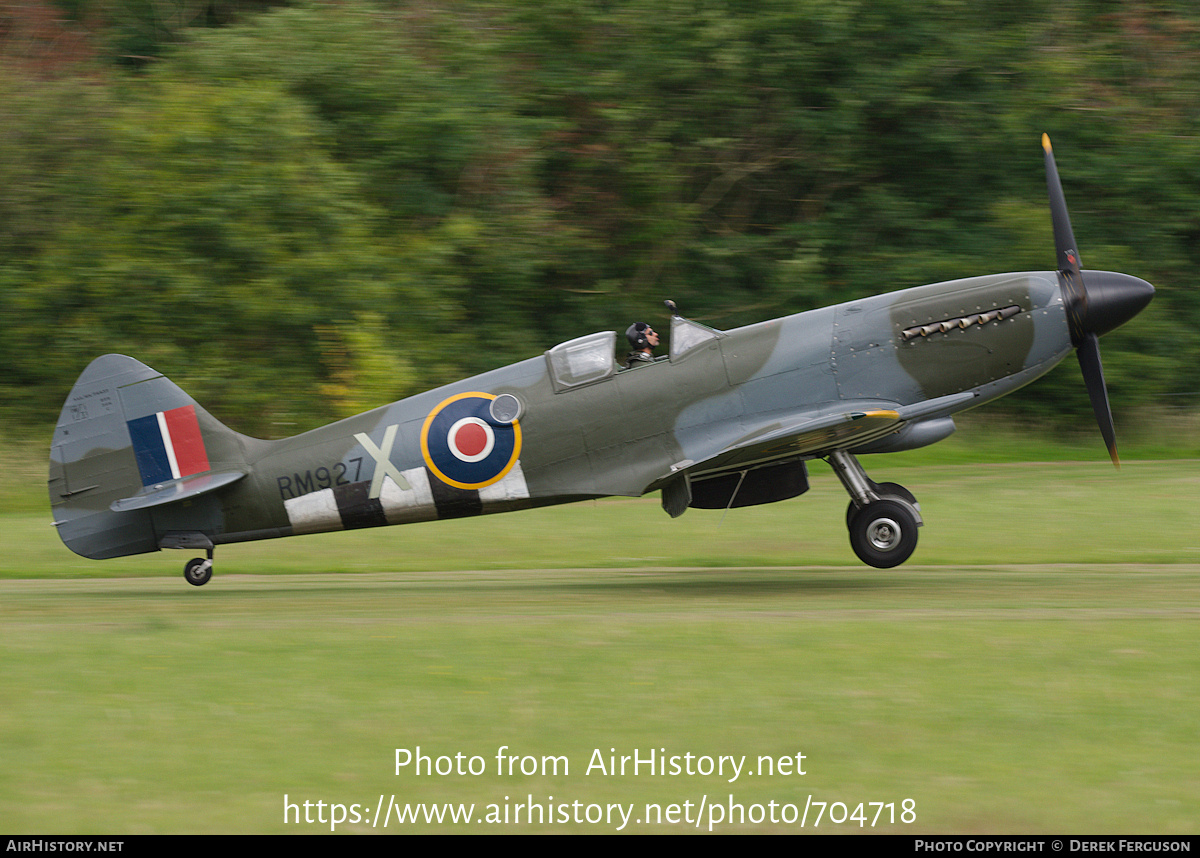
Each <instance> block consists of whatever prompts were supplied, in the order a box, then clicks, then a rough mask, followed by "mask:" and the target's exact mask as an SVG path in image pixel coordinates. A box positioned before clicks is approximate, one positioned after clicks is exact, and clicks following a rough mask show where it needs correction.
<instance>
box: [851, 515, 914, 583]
mask: <svg viewBox="0 0 1200 858" xmlns="http://www.w3.org/2000/svg"><path fill="white" fill-rule="evenodd" d="M850 547H851V548H853V549H854V553H855V554H857V555H858V558H859V559H860V560H861V561H862V562H863V563H866V564H867V565H868V566H874V567H875V568H876V569H891V568H892V567H894V566H899V565H900V564H901V563H903V562H904V561H905V560H907V559H908V558H909V557H911V556H912V553H913V551H915V550H916V548H917V518H916V516H915V515H913V513H912V510H911V509H910V508H909V506H908V505H907V504H906V503H902V502H898V501H894V500H877V501H872V502H871V503H868V504H866V505H865V506H863V507H862V508H860V509H858V510H857V511H856V512H854V513H853V514H852V515H851V516H850Z"/></svg>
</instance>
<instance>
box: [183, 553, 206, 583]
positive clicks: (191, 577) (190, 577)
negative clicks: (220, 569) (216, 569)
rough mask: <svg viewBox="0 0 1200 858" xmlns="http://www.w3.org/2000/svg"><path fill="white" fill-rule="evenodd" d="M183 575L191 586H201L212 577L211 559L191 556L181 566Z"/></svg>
mask: <svg viewBox="0 0 1200 858" xmlns="http://www.w3.org/2000/svg"><path fill="white" fill-rule="evenodd" d="M183 577H184V578H186V579H187V582H188V583H189V584H191V585H192V586H193V587H203V586H204V585H205V584H207V583H208V579H209V578H211V577H212V561H211V560H206V559H204V558H203V557H193V558H192V559H191V560H189V561H188V562H187V565H186V566H184V567H183Z"/></svg>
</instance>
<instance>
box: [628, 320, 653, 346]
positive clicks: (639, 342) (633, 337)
mask: <svg viewBox="0 0 1200 858" xmlns="http://www.w3.org/2000/svg"><path fill="white" fill-rule="evenodd" d="M648 330H650V326H649V325H647V324H646V323H645V322H634V323H633V324H632V325H630V326H629V327H628V328H626V329H625V339H627V340H629V345H630V346H631V347H632V348H633V350H634V351H641V350H642V349H644V348H645V347H646V346H648V345H650V342H649V340H647V339H646V331H648Z"/></svg>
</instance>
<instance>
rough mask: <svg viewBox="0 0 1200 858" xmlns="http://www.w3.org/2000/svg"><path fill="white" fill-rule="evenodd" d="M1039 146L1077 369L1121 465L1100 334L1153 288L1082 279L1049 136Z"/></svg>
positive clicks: (1122, 279) (1120, 277) (1092, 274)
mask: <svg viewBox="0 0 1200 858" xmlns="http://www.w3.org/2000/svg"><path fill="white" fill-rule="evenodd" d="M1042 148H1043V149H1044V150H1045V151H1046V188H1047V190H1048V191H1049V194H1050V218H1051V220H1052V221H1053V224H1054V246H1055V250H1056V252H1057V254H1058V285H1059V289H1061V291H1062V297H1063V306H1064V307H1065V308H1066V313H1067V325H1068V327H1069V329H1070V332H1071V344H1072V345H1073V346H1075V355H1076V357H1078V358H1079V368H1080V369H1081V370H1082V371H1083V381H1084V384H1085V385H1086V386H1087V391H1088V398H1089V399H1090V400H1091V402H1092V411H1094V412H1095V414H1096V423H1097V424H1099V426H1100V434H1101V435H1103V436H1104V443H1105V446H1107V447H1108V454H1109V456H1111V457H1112V460H1113V464H1114V465H1117V466H1118V467H1119V466H1120V464H1121V462H1120V459H1119V458H1118V457H1117V438H1116V430H1115V429H1114V428H1113V418H1112V409H1111V408H1110V407H1109V404H1108V388H1107V387H1106V385H1105V383H1104V366H1103V364H1102V363H1101V362H1100V335H1101V334H1105V333H1108V332H1109V331H1111V330H1113V329H1114V328H1117V327H1120V326H1121V325H1123V324H1125V323H1126V322H1128V321H1129V320H1130V319H1132V318H1133V317H1134V316H1136V315H1137V314H1138V313H1140V312H1141V311H1142V310H1143V309H1144V308H1145V306H1146V305H1147V304H1149V303H1150V299H1151V298H1153V297H1154V287H1153V286H1151V285H1150V284H1149V283H1147V282H1146V281H1145V280H1141V279H1139V278H1137V277H1131V276H1130V275H1128V274H1117V273H1115V272H1112V271H1088V272H1087V277H1086V280H1085V278H1084V272H1083V270H1082V269H1081V267H1080V261H1079V251H1078V250H1076V247H1075V234H1074V233H1073V232H1072V230H1071V218H1070V216H1069V215H1068V214H1067V201H1066V197H1064V196H1063V189H1062V182H1061V181H1059V178H1058V168H1057V167H1056V166H1055V163H1054V152H1053V150H1052V149H1051V148H1050V137H1049V135H1046V134H1043V135H1042Z"/></svg>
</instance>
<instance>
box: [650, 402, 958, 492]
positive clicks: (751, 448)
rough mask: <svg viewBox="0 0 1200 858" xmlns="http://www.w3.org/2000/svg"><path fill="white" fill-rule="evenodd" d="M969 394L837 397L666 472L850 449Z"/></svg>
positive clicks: (702, 472)
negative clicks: (911, 401) (904, 400)
mask: <svg viewBox="0 0 1200 858" xmlns="http://www.w3.org/2000/svg"><path fill="white" fill-rule="evenodd" d="M974 399H975V394H974V393H973V392H970V391H968V392H966V393H958V394H953V395H951V396H944V397H939V398H938V399H933V400H928V401H926V402H920V403H917V404H915V405H901V404H900V403H897V402H886V401H879V400H862V401H842V402H838V403H836V404H833V405H831V406H827V407H826V408H825V409H823V410H821V411H818V412H814V413H811V414H806V415H800V416H794V417H792V418H791V419H788V420H784V421H780V420H771V421H768V422H764V423H763V424H762V425H759V426H757V427H753V428H751V429H750V431H748V432H744V433H743V434H742V435H741V436H740V437H738V438H736V439H734V440H731V441H730V442H728V443H727V444H726V445H725V446H724V447H723V448H721V449H718V450H715V451H714V452H713V454H712V455H711V456H708V457H706V458H704V459H702V460H699V461H687V460H685V461H683V462H679V463H677V464H676V465H674V466H672V469H671V475H674V474H678V473H680V472H683V471H687V472H688V473H689V474H691V475H692V476H693V477H703V476H707V475H710V474H718V473H725V472H729V471H734V470H740V469H742V468H747V467H753V466H755V465H758V464H763V463H767V462H772V461H779V460H784V459H792V458H795V457H800V456H822V455H825V454H826V453H830V452H833V451H834V450H850V449H853V448H855V447H860V446H863V445H865V444H868V443H870V442H872V441H876V440H878V439H880V438H882V437H884V436H886V435H888V434H890V433H892V432H895V431H897V430H899V429H901V428H903V427H904V426H905V425H907V424H910V423H915V422H918V421H920V420H927V419H931V418H935V417H941V416H944V415H946V414H949V413H951V412H953V411H958V410H961V409H962V408H964V407H966V406H967V405H969V404H970V403H971V401H972V400H974ZM671 475H668V477H669V476H671Z"/></svg>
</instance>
